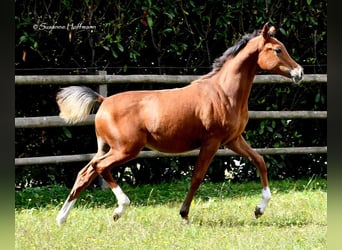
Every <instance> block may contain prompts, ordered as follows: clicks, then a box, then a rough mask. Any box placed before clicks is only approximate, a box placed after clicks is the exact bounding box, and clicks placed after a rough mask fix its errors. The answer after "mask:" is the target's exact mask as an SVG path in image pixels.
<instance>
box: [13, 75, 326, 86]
mask: <svg viewBox="0 0 342 250" xmlns="http://www.w3.org/2000/svg"><path fill="white" fill-rule="evenodd" d="M199 77H200V76H197V75H35V76H15V84H16V85H34V84H35V85H39V84H42V85H43V84H56V85H70V84H75V85H79V84H85V85H86V84H98V85H103V84H109V85H110V84H117V83H163V84H177V83H190V82H192V81H194V80H196V79H198V78H199ZM291 82H292V81H291V79H289V78H286V77H283V76H279V75H256V76H255V78H254V83H256V84H259V83H262V84H266V83H272V84H275V83H291ZM312 82H317V83H326V82H327V75H325V74H309V75H304V79H303V80H302V83H312Z"/></svg>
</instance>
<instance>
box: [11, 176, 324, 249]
mask: <svg viewBox="0 0 342 250" xmlns="http://www.w3.org/2000/svg"><path fill="white" fill-rule="evenodd" d="M188 185H189V183H188V182H179V183H173V184H161V185H155V186H150V185H145V186H140V187H135V188H134V187H129V186H125V185H123V186H122V188H123V190H124V191H126V193H127V195H128V196H129V197H130V199H131V201H132V204H131V206H130V207H129V209H128V210H127V212H126V213H125V214H124V216H123V217H122V218H120V219H119V220H118V221H117V222H113V221H112V217H111V216H112V211H113V208H114V207H115V205H116V201H115V198H114V196H113V194H112V193H111V191H110V190H107V191H101V190H86V191H85V192H84V194H83V195H82V196H81V199H80V200H79V201H78V202H77V203H76V206H75V208H74V209H73V210H72V211H71V213H70V216H69V218H68V221H67V223H66V224H65V225H64V226H62V227H59V226H57V224H56V222H55V217H56V215H57V213H58V211H59V208H60V207H61V204H62V203H63V201H64V199H65V198H66V195H67V194H68V192H69V190H68V189H65V188H63V187H57V186H55V187H48V188H40V189H28V190H25V191H21V192H17V193H16V211H15V216H16V220H15V227H16V228H15V237H16V242H15V246H16V249H208V248H209V249H310V250H311V249H326V248H327V240H326V238H327V182H326V180H323V179H314V180H300V181H279V182H278V181H277V182H272V183H271V191H272V194H273V197H272V199H271V201H270V203H269V206H268V208H267V210H266V212H265V214H264V215H263V216H262V217H261V218H259V219H258V220H257V219H255V218H254V214H253V212H254V208H255V205H257V204H258V203H259V202H260V196H261V190H260V184H259V183H254V182H250V183H243V184H231V183H207V182H205V183H203V184H202V186H201V187H200V189H199V192H198V193H197V195H196V196H195V199H194V201H193V204H192V206H191V210H190V225H189V226H184V225H183V224H182V221H181V219H180V216H179V214H178V212H179V208H180V206H181V203H182V201H183V198H184V196H185V194H186V191H187V189H188ZM50 197H51V198H50Z"/></svg>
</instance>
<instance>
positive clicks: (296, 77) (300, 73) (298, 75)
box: [290, 66, 304, 84]
mask: <svg viewBox="0 0 342 250" xmlns="http://www.w3.org/2000/svg"><path fill="white" fill-rule="evenodd" d="M290 75H291V78H292V80H293V82H294V83H295V84H298V83H299V82H300V81H301V80H303V78H304V70H303V68H302V67H301V66H298V67H296V68H294V69H292V70H291V71H290Z"/></svg>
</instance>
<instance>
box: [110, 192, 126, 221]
mask: <svg viewBox="0 0 342 250" xmlns="http://www.w3.org/2000/svg"><path fill="white" fill-rule="evenodd" d="M112 191H113V193H114V195H115V197H116V199H117V200H118V207H117V208H115V209H114V215H113V216H114V219H118V218H120V217H121V215H122V214H123V213H124V212H125V211H126V208H127V207H128V205H129V204H130V200H129V199H128V197H127V195H126V194H125V193H124V192H123V191H122V190H121V188H120V187H119V186H117V187H115V188H112Z"/></svg>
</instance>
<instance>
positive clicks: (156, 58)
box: [15, 0, 327, 188]
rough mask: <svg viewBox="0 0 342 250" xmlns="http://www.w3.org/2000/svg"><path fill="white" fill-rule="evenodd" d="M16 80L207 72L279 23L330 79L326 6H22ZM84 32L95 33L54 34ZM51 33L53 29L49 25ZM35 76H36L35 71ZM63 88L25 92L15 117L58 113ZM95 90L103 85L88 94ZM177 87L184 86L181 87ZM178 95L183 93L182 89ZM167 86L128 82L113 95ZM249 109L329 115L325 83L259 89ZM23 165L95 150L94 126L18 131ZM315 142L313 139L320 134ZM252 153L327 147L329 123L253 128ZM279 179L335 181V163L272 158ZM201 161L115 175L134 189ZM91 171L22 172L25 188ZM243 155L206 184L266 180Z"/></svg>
mask: <svg viewBox="0 0 342 250" xmlns="http://www.w3.org/2000/svg"><path fill="white" fill-rule="evenodd" d="M15 8H16V12H15V24H16V33H15V41H16V47H15V49H16V51H15V52H16V58H15V63H16V74H94V73H95V72H96V71H97V70H103V69H105V70H107V73H108V74H112V73H113V74H140V73H144V74H148V73H154V74H155V73H157V74H164V73H165V74H198V75H200V74H205V73H207V72H208V71H209V70H210V65H211V64H212V63H213V61H214V59H215V58H216V57H218V56H220V55H221V54H222V53H223V52H224V51H225V50H226V48H227V47H229V46H231V45H232V44H234V43H235V42H236V40H237V39H238V38H240V36H241V35H242V34H244V33H247V32H251V31H253V30H254V29H260V28H261V27H262V26H263V24H264V23H265V22H267V21H271V22H272V23H273V24H275V25H276V26H277V27H279V32H278V33H277V37H278V38H279V40H281V41H282V42H283V43H284V44H285V45H286V47H287V48H288V50H289V53H290V54H291V56H292V57H294V58H295V59H296V60H297V61H298V62H299V63H300V64H302V65H303V66H304V69H305V73H326V72H327V70H326V63H327V58H326V56H327V43H326V35H327V32H326V29H327V20H326V19H327V2H326V1H315V0H312V1H308V0H307V1H299V0H295V1H259V0H258V1H241V0H240V1H215V0H208V1H193V0H192V1H174V2H172V1H165V0H163V1H151V0H146V1H145V0H144V1H142V0H133V1H128V2H127V1H115V2H110V1H107V2H106V1H98V0H94V1H81V2H77V3H75V2H73V1H69V0H64V1H46V0H44V1H21V2H20V1H19V2H18V1H17V2H16V4H15ZM71 24H73V25H75V26H76V25H77V24H82V25H84V26H95V28H91V29H74V30H72V29H70V28H62V29H58V28H51V27H52V26H54V27H57V26H63V25H64V26H67V25H71ZM48 26H49V27H50V28H49V27H48ZM33 69H34V70H33ZM60 87H62V86H56V85H51V86H48V85H45V86H24V85H23V86H16V100H15V102H16V103H15V106H16V114H15V115H16V117H24V116H45V115H46V116H48V115H57V114H58V112H59V111H58V107H57V105H56V101H55V96H56V92H57V91H58V89H59V88H60ZM89 87H92V88H94V89H95V86H89ZM175 87H176V86H175ZM177 87H179V86H177ZM138 88H141V89H161V88H165V86H162V85H151V84H145V85H142V86H140V87H138V86H137V85H135V84H133V85H130V84H121V85H115V86H114V87H113V86H112V87H109V91H108V92H109V93H108V94H114V93H118V92H122V91H125V90H131V89H138ZM249 109H250V110H326V109H327V93H326V85H325V84H314V83H312V84H307V85H302V86H292V85H285V84H277V85H257V86H253V89H252V93H251V95H250V100H249ZM15 133H16V141H15V143H16V144H15V147H16V157H30V156H46V155H62V154H82V153H93V152H95V151H96V139H95V134H94V128H93V127H92V126H85V127H65V128H41V129H16V132H15ZM313 135H314V136H313ZM244 136H245V138H246V139H247V141H248V142H249V143H250V144H251V145H252V146H253V147H260V148H263V147H291V146H325V145H327V141H326V121H325V120H260V121H257V120H250V121H249V123H248V126H247V128H246V131H245V133H244ZM265 160H266V163H267V166H268V171H269V176H270V178H273V179H284V178H301V177H305V176H311V175H318V176H321V177H326V175H327V169H326V168H327V158H326V155H286V156H282V155H279V156H265ZM194 162H195V159H194V158H179V157H174V158H160V159H148V160H147V159H139V160H135V161H133V162H129V163H127V164H125V165H123V166H122V167H120V168H117V169H115V170H113V173H114V174H115V176H116V178H118V179H120V180H124V181H126V182H127V183H130V184H131V185H139V184H143V183H161V182H172V181H174V180H179V179H182V178H190V176H191V172H192V168H193V165H194ZM84 164H85V163H76V164H75V163H72V164H60V165H59V164H57V165H47V166H29V167H27V168H25V167H24V168H22V167H20V168H16V187H18V188H25V187H35V186H43V185H50V184H55V183H59V184H64V185H67V186H71V185H72V183H73V181H74V179H75V177H76V174H77V172H78V170H79V169H80V168H81V167H82V166H83V165H84ZM257 178H258V177H257V173H256V171H255V167H254V166H253V165H252V164H251V163H250V162H249V161H247V160H245V159H241V158H240V157H229V158H215V159H214V161H213V163H212V164H211V167H210V168H209V170H208V174H207V176H206V179H207V180H211V181H223V180H226V179H228V180H230V179H233V180H234V181H246V180H254V179H257Z"/></svg>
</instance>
